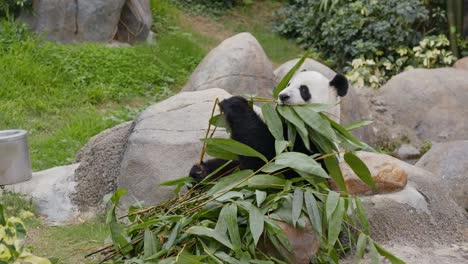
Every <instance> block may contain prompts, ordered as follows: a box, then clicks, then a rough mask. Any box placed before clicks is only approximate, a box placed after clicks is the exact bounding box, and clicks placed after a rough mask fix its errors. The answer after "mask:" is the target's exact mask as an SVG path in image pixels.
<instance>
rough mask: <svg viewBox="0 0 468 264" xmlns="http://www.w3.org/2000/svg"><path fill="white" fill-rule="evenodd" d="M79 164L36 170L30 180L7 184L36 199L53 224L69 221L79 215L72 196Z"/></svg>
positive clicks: (39, 208)
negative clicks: (75, 173)
mask: <svg viewBox="0 0 468 264" xmlns="http://www.w3.org/2000/svg"><path fill="white" fill-rule="evenodd" d="M78 166H79V164H77V163H75V164H72V165H68V166H60V167H54V168H50V169H47V170H44V171H39V172H34V173H33V175H32V179H31V180H29V181H25V182H21V183H16V184H12V185H8V186H6V188H7V189H8V190H10V191H14V192H16V193H20V194H23V195H25V196H28V197H30V198H33V199H34V202H35V204H36V205H37V209H38V213H39V214H40V215H42V216H44V217H45V218H46V220H47V221H48V222H51V223H53V224H64V223H68V222H70V221H71V220H73V218H75V217H76V216H77V215H78V208H77V207H76V206H75V205H74V204H73V203H72V201H71V199H70V196H71V194H72V193H73V192H74V191H75V186H76V182H75V180H74V172H75V170H76V168H77V167H78Z"/></svg>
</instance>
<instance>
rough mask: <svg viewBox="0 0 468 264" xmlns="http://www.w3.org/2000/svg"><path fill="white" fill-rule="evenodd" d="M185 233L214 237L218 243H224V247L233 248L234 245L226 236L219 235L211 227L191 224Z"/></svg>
mask: <svg viewBox="0 0 468 264" xmlns="http://www.w3.org/2000/svg"><path fill="white" fill-rule="evenodd" d="M186 233H188V234H193V235H198V236H207V237H211V238H213V239H215V240H216V241H218V242H219V243H221V244H223V245H225V246H226V247H228V248H230V249H232V250H234V247H233V246H232V244H231V242H229V240H228V239H227V237H226V236H221V235H219V233H217V232H215V231H214V230H213V229H210V228H208V227H204V226H192V227H190V228H189V229H187V231H186Z"/></svg>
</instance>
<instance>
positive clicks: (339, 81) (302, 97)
mask: <svg viewBox="0 0 468 264" xmlns="http://www.w3.org/2000/svg"><path fill="white" fill-rule="evenodd" d="M347 92H348V80H347V79H346V77H344V76H343V75H341V74H337V75H336V76H335V77H334V78H333V80H331V81H330V80H328V79H327V78H326V77H325V76H324V75H323V74H321V73H319V72H316V71H303V72H299V73H297V74H296V75H294V77H293V78H292V79H291V81H290V82H289V83H288V85H287V86H286V88H285V89H284V90H283V91H281V92H280V93H279V95H278V103H279V104H283V105H302V104H310V103H334V102H336V97H337V96H340V97H343V96H345V95H346V93H347Z"/></svg>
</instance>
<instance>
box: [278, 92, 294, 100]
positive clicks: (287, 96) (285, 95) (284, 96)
mask: <svg viewBox="0 0 468 264" xmlns="http://www.w3.org/2000/svg"><path fill="white" fill-rule="evenodd" d="M278 97H279V99H280V101H281V102H286V101H287V100H289V98H291V97H290V96H289V95H287V94H280V95H279V96H278Z"/></svg>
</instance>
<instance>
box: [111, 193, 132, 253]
mask: <svg viewBox="0 0 468 264" xmlns="http://www.w3.org/2000/svg"><path fill="white" fill-rule="evenodd" d="M126 193H127V190H125V189H123V188H119V189H117V191H116V192H115V193H114V194H113V195H111V196H110V197H109V196H108V197H109V198H110V201H111V202H112V204H111V208H110V209H109V212H108V213H107V217H106V224H107V225H108V226H109V228H110V233H111V238H112V242H113V244H114V248H115V249H116V250H118V251H122V253H123V254H127V253H128V252H130V251H131V250H133V246H132V245H130V243H129V239H128V237H127V236H126V234H125V231H124V229H123V228H122V226H121V225H120V224H119V223H118V222H117V217H116V215H115V209H116V207H117V205H118V204H119V202H120V198H121V197H122V196H124V195H125V194H126Z"/></svg>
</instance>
